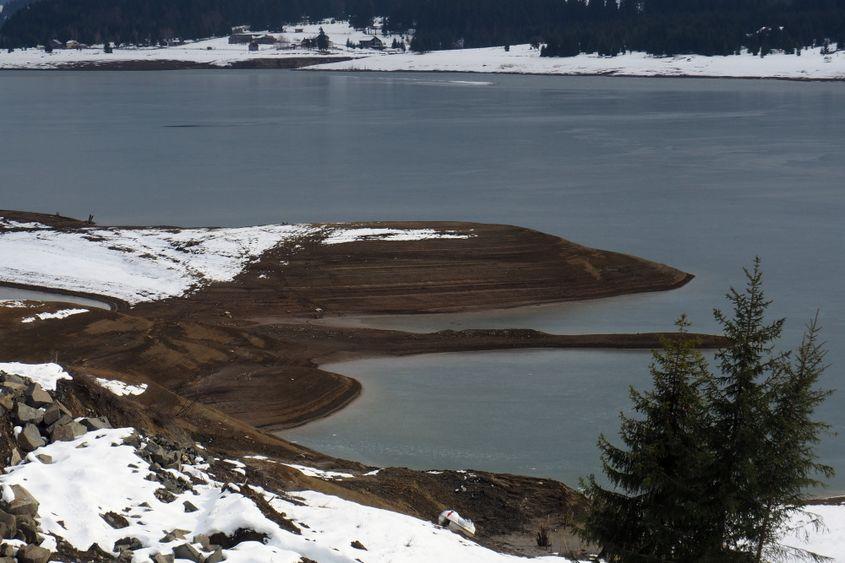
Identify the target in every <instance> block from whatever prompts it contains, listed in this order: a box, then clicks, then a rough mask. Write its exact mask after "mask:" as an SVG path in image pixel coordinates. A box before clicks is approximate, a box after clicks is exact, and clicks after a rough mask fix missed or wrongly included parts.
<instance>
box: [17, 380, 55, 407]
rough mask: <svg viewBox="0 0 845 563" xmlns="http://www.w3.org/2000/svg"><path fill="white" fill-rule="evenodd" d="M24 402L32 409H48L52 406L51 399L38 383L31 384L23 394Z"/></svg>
mask: <svg viewBox="0 0 845 563" xmlns="http://www.w3.org/2000/svg"><path fill="white" fill-rule="evenodd" d="M24 397H25V398H26V402H27V404H29V405H32V406H33V407H48V406H50V405H52V404H53V397H52V395H50V393H48V392H47V391H45V390H44V388H43V387H41V385H39V384H38V383H33V384H31V385H30V386H29V387H27V388H26V391H25V392H24Z"/></svg>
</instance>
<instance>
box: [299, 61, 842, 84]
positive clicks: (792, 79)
mask: <svg viewBox="0 0 845 563" xmlns="http://www.w3.org/2000/svg"><path fill="white" fill-rule="evenodd" d="M353 60H354V59H353ZM319 66H321V65H315V66H305V67H301V68H298V69H295V70H298V71H308V72H334V73H355V74H358V73H361V74H367V73H371V74H477V75H480V76H490V77H493V76H547V77H550V78H551V77H558V78H658V79H671V78H678V79H684V80H696V79H699V80H753V81H770V80H777V81H785V82H823V83H827V82H845V76H842V77H836V78H814V77H801V76H733V75H713V76H709V75H708V76H702V75H698V74H627V73H619V72H613V71H607V72H573V73H569V74H567V73H558V72H530V71H509V72H508V71H493V70H451V69H439V70H420V69H395V70H393V69H391V70H388V69H369V68H349V69H343V68H337V69H335V68H318V67H319Z"/></svg>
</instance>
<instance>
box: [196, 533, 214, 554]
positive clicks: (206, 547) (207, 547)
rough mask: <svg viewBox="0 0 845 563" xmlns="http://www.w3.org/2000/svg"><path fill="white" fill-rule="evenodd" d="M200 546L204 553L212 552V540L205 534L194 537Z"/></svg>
mask: <svg viewBox="0 0 845 563" xmlns="http://www.w3.org/2000/svg"><path fill="white" fill-rule="evenodd" d="M193 543H198V544H200V547H201V548H202V549H203V551H211V540H209V539H208V536H207V535H205V534H197V535H195V536H194V542H193Z"/></svg>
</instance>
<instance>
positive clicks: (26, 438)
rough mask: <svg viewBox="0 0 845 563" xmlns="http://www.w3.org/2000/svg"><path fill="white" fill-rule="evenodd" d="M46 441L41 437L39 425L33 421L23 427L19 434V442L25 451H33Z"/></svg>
mask: <svg viewBox="0 0 845 563" xmlns="http://www.w3.org/2000/svg"><path fill="white" fill-rule="evenodd" d="M46 443H47V442H45V441H44V438H42V437H41V433H40V432H39V431H38V427H37V426H35V425H34V424H32V423H31V422H30V423H27V425H26V426H24V427H23V431H22V432H21V433H20V434H18V444H20V447H21V449H22V450H23V451H25V452H31V451H32V450H35V449H37V448H40V447H41V446H43V445H45V444H46Z"/></svg>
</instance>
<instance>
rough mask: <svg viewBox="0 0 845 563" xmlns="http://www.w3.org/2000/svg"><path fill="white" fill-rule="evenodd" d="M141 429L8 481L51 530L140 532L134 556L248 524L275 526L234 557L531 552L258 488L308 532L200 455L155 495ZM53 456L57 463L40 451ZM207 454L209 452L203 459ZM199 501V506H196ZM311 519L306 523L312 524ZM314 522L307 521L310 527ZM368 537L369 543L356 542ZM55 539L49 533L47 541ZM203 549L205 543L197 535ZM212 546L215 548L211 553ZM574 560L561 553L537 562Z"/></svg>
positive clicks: (30, 463) (114, 534)
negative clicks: (166, 498)
mask: <svg viewBox="0 0 845 563" xmlns="http://www.w3.org/2000/svg"><path fill="white" fill-rule="evenodd" d="M133 432H134V430H133V429H131V428H120V429H114V430H112V429H108V430H100V431H95V432H89V433H88V434H85V435H83V436H81V437H79V438H77V439H76V440H74V441H70V442H56V443H53V444H50V445H48V446H44V447H42V448H39V449H38V450H36V451H35V452H33V453H32V454H30V455H28V456H27V460H26V461H25V462H24V463H22V464H20V465H17V466H14V467H11V468H9V470H8V473H7V474H6V475H3V476H2V477H0V484H2V487H3V490H4V491H7V490H8V489H7V486H11V485H15V484H17V485H22V486H24V487H25V488H26V489H27V490H28V491H29V492H30V493H31V494H32V495H33V496H34V497H35V498H36V499H37V500H38V501H39V502H40V508H39V511H38V512H39V521H40V524H41V529H42V531H43V532H44V533H46V534H50V535H52V536H54V537H55V538H63V539H64V540H66V541H68V542H69V543H70V544H71V545H72V546H74V547H75V548H76V549H78V550H80V551H84V550H86V549H88V547H89V546H91V544H93V543H97V544H98V545H100V546H101V547H103V548H104V549H107V550H108V549H110V548H111V546H113V545H114V543H115V542H116V541H117V540H119V539H121V538H126V537H133V538H137V539H139V540H140V542H141V544H142V545H143V547H142V548H141V549H138V550H135V552H134V558H133V560H134V561H147V560H149V559H148V558H149V557H150V556H151V555H153V554H155V553H169V552H170V551H171V550H172V549H173V548H174V547H175V546H177V545H179V544H182V543H185V540H173V539H170V540H168V541H164V540H165V539H167V538H166V537H165V533H166V532H168V531H172V530H186V531H188V532H189V533H188V534H187V535H186V538H187V541H188V542H190V540H191V538H193V536H194V535H196V534H205V535H212V534H214V533H217V532H222V533H225V534H228V535H231V534H233V533H234V532H235V531H236V530H238V529H239V528H241V529H249V530H253V531H255V532H258V533H262V534H266V535H267V540H266V543H260V542H256V541H247V542H243V543H240V544H239V545H237V546H235V547H233V548H231V549H227V550H224V555H225V557H226V561H230V562H233V563H234V562H247V561H249V562H256V563H257V562H276V561H277V562H290V563H296V562H298V561H299V560H300V558H301V557H303V556H304V557H308V558H311V559H313V560H316V561H320V562H323V563H354V562H355V561H364V562H379V561H385V562H387V561H391V562H409V563H410V562H421V563H422V562H429V561H454V562H458V561H461V562H466V563H472V562H478V563H486V562H490V563H497V562H502V563H507V562H511V561H514V562H515V561H519V560H525V559H524V558H519V557H514V556H508V555H502V554H499V553H496V552H493V551H490V550H489V549H486V548H483V547H481V546H478V545H477V544H475V543H473V542H470V541H467V540H465V539H463V538H461V537H460V536H457V535H455V534H454V533H452V532H449V531H447V530H445V529H441V528H438V527H436V526H435V525H434V524H432V523H429V522H425V521H422V520H418V519H416V518H412V517H410V516H405V515H402V514H397V513H394V512H389V511H386V510H380V509H376V508H370V507H366V506H362V505H359V504H355V503H353V502H349V501H345V500H342V499H340V498H337V497H333V496H329V495H325V494H321V493H317V492H314V491H300V492H296V493H292V494H290V495H289V496H288V495H284V494H275V493H272V492H269V491H264V490H263V489H259V488H257V487H255V488H254V490H255V491H257V492H258V493H259V494H262V495H264V496H265V497H266V499H267V500H269V501H270V503H271V506H273V508H274V509H275V510H277V511H278V512H279V513H284V514H285V515H286V516H287V517H288V518H289V519H291V520H292V521H293V522H294V523H297V524H299V525H300V528H301V529H302V532H303V533H302V535H296V534H293V533H291V532H289V531H287V530H284V529H282V528H280V527H279V525H277V524H275V523H274V522H272V521H271V520H269V519H268V518H267V517H265V516H264V515H263V514H262V512H261V511H260V510H259V509H258V507H257V506H256V505H255V503H254V502H253V501H252V500H250V499H249V498H247V497H246V496H244V495H242V494H240V493H239V490H240V487H242V486H250V485H231V484H230V485H224V484H223V483H221V482H218V481H216V480H215V478H214V477H213V475H212V474H210V472H209V465H208V464H207V463H203V462H202V461H200V462H199V463H195V464H193V465H187V464H186V465H183V466H182V467H181V470H175V469H172V470H170V473H171V474H172V475H173V476H174V477H180V478H183V479H185V480H186V481H190V480H191V478H193V479H194V482H195V483H196V482H197V481H200V482H202V483H201V484H195V485H194V487H193V490H188V491H186V492H184V493H182V494H181V495H177V496H176V499H175V500H172V501H171V502H162V501H161V500H159V498H158V497H157V496H156V495H155V490H156V489H158V488H160V486H161V485H160V484H159V483H158V482H155V481H151V480H148V479H146V478H145V477H146V476H147V475H148V474H149V473H150V466H149V464H148V463H147V462H146V461H144V460H143V459H142V458H140V457H139V456H138V455H137V454H136V450H135V448H133V447H132V446H131V445H127V444H125V443H124V440H125V439H126V438H128V437H130V436H131V435H132V434H133ZM44 454H46V455H48V456H50V457H51V458H52V462H51V463H42V462H41V461H40V460H39V459H38V458H37V457H36V456H37V455H44ZM203 461H204V460H203ZM185 502H189V503H190V504H192V505H194V506H195V507H196V508H197V510H196V511H194V512H186V510H185V506H184V503H185ZM108 512H113V513H116V514H119V515H121V516H123V517H125V518H126V519H127V521H128V525H127V526H126V527H122V528H119V529H115V528H113V527H112V526H110V525H109V524H108V523H107V522H106V521H105V520H104V519H103V518H102V515H103V514H106V513H108ZM303 524H304V525H303ZM306 526H307V527H306ZM354 541H358V542H361V544H363V545H364V546H365V547H366V548H367V550H366V551H363V550H360V549H356V548H354V547H352V545H351V544H352V542H354ZM46 543H47V544H48V545H52V544H53V541H51V540H50V539H49V538H48V540H47V541H46ZM194 546H195V548H196V549H197V550H198V551H203V548H202V547H201V545H200V544H199V543H196V544H194ZM206 555H207V553H206ZM544 560H545V561H554V562H565V560H564V559H561V558H557V557H547V558H541V559H535V560H534V561H544Z"/></svg>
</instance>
